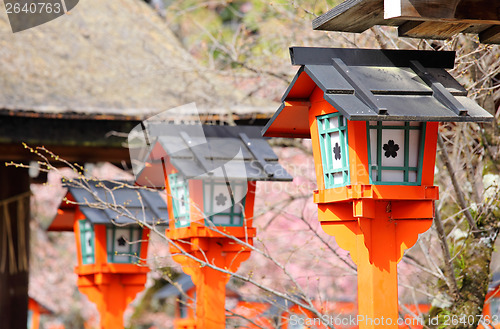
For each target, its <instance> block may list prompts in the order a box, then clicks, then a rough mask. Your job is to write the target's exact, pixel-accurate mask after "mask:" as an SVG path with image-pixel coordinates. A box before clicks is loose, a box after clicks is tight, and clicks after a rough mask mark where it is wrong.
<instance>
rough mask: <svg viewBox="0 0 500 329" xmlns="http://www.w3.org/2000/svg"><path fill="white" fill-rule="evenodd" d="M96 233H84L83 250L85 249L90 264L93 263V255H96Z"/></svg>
mask: <svg viewBox="0 0 500 329" xmlns="http://www.w3.org/2000/svg"><path fill="white" fill-rule="evenodd" d="M93 235H94V232H92V231H86V232H85V233H84V241H85V242H84V246H83V248H84V249H85V252H84V254H85V255H87V257H86V258H87V260H88V262H89V263H91V262H92V259H93V257H92V255H93V254H94V245H93V244H94V238H93Z"/></svg>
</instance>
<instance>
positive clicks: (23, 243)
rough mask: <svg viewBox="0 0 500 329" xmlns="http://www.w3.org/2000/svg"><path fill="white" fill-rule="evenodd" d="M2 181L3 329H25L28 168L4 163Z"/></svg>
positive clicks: (0, 267) (0, 169)
mask: <svg viewBox="0 0 500 329" xmlns="http://www.w3.org/2000/svg"><path fill="white" fill-rule="evenodd" d="M0 183H1V188H0V202H2V201H5V202H4V203H2V207H0V208H1V209H0V319H1V320H0V328H6V329H10V328H26V323H27V321H28V277H29V268H28V265H29V264H28V262H29V218H30V207H29V192H30V182H29V176H28V170H27V169H22V168H15V167H5V164H4V163H3V162H1V163H0ZM7 201H8V202H7ZM19 202H21V204H19Z"/></svg>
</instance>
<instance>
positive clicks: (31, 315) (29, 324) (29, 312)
mask: <svg viewBox="0 0 500 329" xmlns="http://www.w3.org/2000/svg"><path fill="white" fill-rule="evenodd" d="M32 328H33V311H32V310H28V329H32Z"/></svg>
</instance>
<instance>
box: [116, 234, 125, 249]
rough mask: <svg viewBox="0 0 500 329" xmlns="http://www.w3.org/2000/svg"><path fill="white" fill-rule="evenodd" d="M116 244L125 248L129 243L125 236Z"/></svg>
mask: <svg viewBox="0 0 500 329" xmlns="http://www.w3.org/2000/svg"><path fill="white" fill-rule="evenodd" d="M116 242H118V245H119V246H120V247H123V246H124V245H125V244H126V243H127V241H126V240H125V238H124V237H123V236H121V237H119V238H118V239H117V240H116Z"/></svg>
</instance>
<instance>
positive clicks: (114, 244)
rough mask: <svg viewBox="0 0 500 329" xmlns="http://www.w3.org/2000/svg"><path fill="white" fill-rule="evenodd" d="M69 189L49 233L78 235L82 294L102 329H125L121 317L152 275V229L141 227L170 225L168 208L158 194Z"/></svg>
mask: <svg viewBox="0 0 500 329" xmlns="http://www.w3.org/2000/svg"><path fill="white" fill-rule="evenodd" d="M66 186H67V187H68V193H67V194H66V197H65V200H66V201H63V202H62V203H61V206H60V208H59V211H58V215H57V216H56V217H55V219H54V220H53V221H52V223H51V225H50V226H49V231H74V232H75V240H76V247H77V256H78V265H77V266H76V268H75V273H76V274H78V283H77V284H78V289H79V290H80V292H82V293H83V294H85V295H86V296H87V297H88V298H89V300H90V301H92V302H93V303H95V304H96V306H97V309H98V311H99V313H100V315H101V325H100V328H103V329H104V328H105V329H113V328H116V329H123V328H124V324H123V313H124V311H125V309H126V307H127V306H128V304H129V303H130V302H131V301H133V300H134V298H135V296H136V294H137V293H138V292H140V291H142V290H143V289H144V285H145V283H146V278H147V273H148V272H149V268H148V267H147V266H146V264H145V263H144V260H145V259H146V258H147V252H148V241H149V229H147V228H145V227H143V226H142V225H139V224H140V223H141V222H143V223H148V224H155V225H157V224H162V223H163V224H166V223H167V220H168V217H167V214H168V211H167V207H166V204H165V202H164V201H163V199H162V198H161V196H160V195H158V193H157V192H153V191H149V190H144V189H133V188H127V187H123V184H121V183H116V182H104V181H101V182H96V181H89V182H82V181H80V183H79V184H72V183H67V184H66ZM102 202H105V203H107V204H108V205H105V204H103V203H102Z"/></svg>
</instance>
